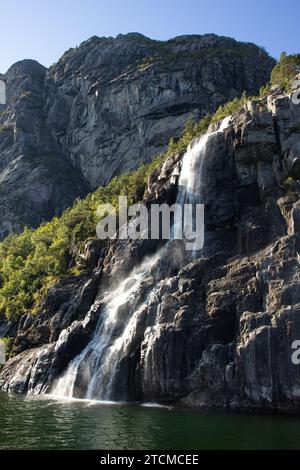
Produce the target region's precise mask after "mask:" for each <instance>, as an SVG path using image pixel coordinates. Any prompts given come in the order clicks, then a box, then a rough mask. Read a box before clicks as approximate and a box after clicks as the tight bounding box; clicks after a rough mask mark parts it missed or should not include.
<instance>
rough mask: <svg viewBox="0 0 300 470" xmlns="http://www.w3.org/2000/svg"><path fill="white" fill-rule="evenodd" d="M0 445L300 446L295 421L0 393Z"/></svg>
mask: <svg viewBox="0 0 300 470" xmlns="http://www.w3.org/2000/svg"><path fill="white" fill-rule="evenodd" d="M0 449H1V450H3V449H43V450H47V449H98V450H112V449H114V450H129V449H130V450H134V449H142V450H191V449H193V450H202V449H300V419H297V418H286V417H278V416H276V417H272V416H253V415H251V416H249V415H248V416H247V415H241V414H226V413H203V412H198V411H195V410H189V409H167V408H156V407H145V406H144V407H142V406H133V405H132V406H130V405H110V406H109V405H103V404H102V405H101V404H99V403H91V402H81V401H58V400H51V399H48V398H41V397H23V396H15V395H6V394H2V393H0Z"/></svg>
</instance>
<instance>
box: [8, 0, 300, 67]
mask: <svg viewBox="0 0 300 470" xmlns="http://www.w3.org/2000/svg"><path fill="white" fill-rule="evenodd" d="M0 6H1V10H0V37H1V48H0V72H2V73H4V72H5V71H6V70H7V69H8V67H10V65H12V64H13V63H14V62H16V61H18V60H21V59H25V58H30V59H36V60H38V61H39V62H41V63H42V64H43V65H45V66H49V65H51V64H52V63H53V62H56V61H57V60H58V58H59V57H60V56H61V55H62V54H63V52H64V51H65V50H66V49H69V48H70V47H74V46H77V45H79V44H80V43H81V42H82V41H84V40H85V39H88V38H89V37H91V36H93V35H97V36H116V35H117V34H118V33H127V32H140V33H142V34H145V35H146V36H149V37H152V38H154V39H169V38H171V37H174V36H178V35H181V34H205V33H216V34H220V35H225V36H231V37H234V38H236V39H238V40H241V41H249V42H255V43H256V44H258V45H261V46H264V47H265V48H266V49H267V50H268V51H269V52H270V53H271V55H273V56H274V57H278V56H279V54H280V52H281V51H283V50H285V51H286V52H288V53H294V52H300V43H299V29H300V28H299V20H300V1H299V0H7V1H4V0H0Z"/></svg>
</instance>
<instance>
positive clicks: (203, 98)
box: [0, 33, 274, 239]
mask: <svg viewBox="0 0 300 470" xmlns="http://www.w3.org/2000/svg"><path fill="white" fill-rule="evenodd" d="M273 66H274V60H273V59H271V58H270V57H269V56H268V55H267V53H266V52H264V51H263V50H262V49H260V48H258V47H257V46H255V45H253V44H244V43H239V42H237V41H235V40H233V39H230V38H224V37H218V36H215V35H204V36H182V37H178V38H174V39H172V40H170V41H167V42H162V41H153V40H150V39H148V38H146V37H144V36H142V35H140V34H136V33H132V34H128V35H120V36H118V37H117V38H116V39H113V38H98V37H92V38H91V39H89V40H88V41H86V42H84V43H83V44H81V46H80V47H77V48H75V49H71V50H69V51H68V52H66V53H65V54H64V55H63V57H62V58H61V59H60V60H59V62H58V63H57V64H55V65H53V66H52V67H50V68H49V70H46V69H45V68H44V67H42V66H41V65H40V64H38V63H37V62H35V61H31V60H25V61H23V62H19V63H17V64H15V65H13V66H12V67H11V68H10V69H9V70H8V72H7V73H6V74H5V75H4V76H2V78H3V79H4V80H5V81H6V88H7V105H6V106H3V105H0V219H1V221H0V239H3V238H4V237H5V236H6V235H8V234H9V233H12V232H19V231H20V230H21V229H22V228H23V227H24V226H25V225H27V226H30V227H37V226H38V225H40V224H41V222H43V221H45V220H49V219H50V218H52V217H53V215H55V214H60V213H61V212H62V210H63V209H65V208H66V207H68V206H70V205H71V204H72V202H73V201H74V199H75V198H76V197H78V196H83V195H85V194H87V193H88V192H89V191H90V190H91V189H94V188H96V187H97V186H99V185H101V184H105V183H107V182H108V181H110V179H111V178H112V177H113V176H115V175H119V174H121V173H124V172H125V171H129V170H132V169H134V168H136V167H137V166H138V165H139V164H140V163H141V162H142V161H150V160H151V159H152V158H153V157H154V156H156V155H157V154H159V153H160V152H161V151H163V150H165V149H166V147H167V144H168V142H169V140H170V138H171V137H174V138H176V137H179V136H180V135H181V133H182V130H183V127H184V125H185V123H186V121H187V120H188V119H189V118H196V119H198V118H199V117H201V116H203V115H205V114H207V113H208V112H212V111H214V110H215V109H216V107H218V106H219V105H220V104H223V103H224V102H226V101H228V100H229V99H231V98H234V97H235V96H239V95H241V94H242V92H243V91H244V90H245V91H246V92H248V93H249V94H256V93H257V92H258V90H259V87H260V86H262V85H264V84H265V83H266V82H267V81H268V79H269V75H270V71H271V69H272V68H273Z"/></svg>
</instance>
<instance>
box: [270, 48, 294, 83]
mask: <svg viewBox="0 0 300 470" xmlns="http://www.w3.org/2000/svg"><path fill="white" fill-rule="evenodd" d="M299 72H300V54H293V55H287V54H286V53H285V52H283V53H282V54H281V56H280V60H279V62H278V64H277V65H276V66H275V67H274V69H273V71H272V74H271V84H272V85H274V86H275V85H277V86H280V87H281V88H283V89H284V90H288V89H289V87H290V86H291V84H292V81H293V79H294V77H295V75H296V74H297V73H299Z"/></svg>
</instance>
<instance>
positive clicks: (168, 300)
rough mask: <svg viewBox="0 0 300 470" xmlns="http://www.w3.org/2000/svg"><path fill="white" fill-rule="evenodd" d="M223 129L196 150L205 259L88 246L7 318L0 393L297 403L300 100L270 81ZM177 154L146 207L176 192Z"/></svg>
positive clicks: (171, 246) (171, 247)
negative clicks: (67, 270)
mask: <svg viewBox="0 0 300 470" xmlns="http://www.w3.org/2000/svg"><path fill="white" fill-rule="evenodd" d="M298 91H299V90H298ZM219 126H220V125H219V124H217V125H216V124H215V125H214V126H212V127H211V128H210V134H209V135H208V138H207V141H206V143H205V152H203V150H202V154H201V158H202V160H201V163H202V169H201V188H202V189H201V197H202V201H203V202H204V203H205V246H204V250H203V252H202V253H201V256H199V255H198V256H195V257H194V259H191V257H190V256H187V253H186V252H185V250H184V247H183V246H182V244H181V242H180V241H176V240H173V241H171V242H169V243H162V242H159V241H157V242H155V241H150V240H138V241H134V242H133V241H114V242H111V244H110V245H109V246H108V248H107V249H106V250H103V245H102V244H101V242H99V241H98V242H97V241H91V242H89V243H88V245H87V246H86V251H85V259H86V270H85V272H84V273H83V274H81V275H80V276H77V277H69V278H65V279H63V280H61V282H60V283H59V284H58V285H56V286H54V287H53V288H52V289H51V290H50V291H49V293H48V295H47V296H46V298H45V301H44V303H43V306H42V309H41V312H40V314H39V315H38V316H33V315H25V316H23V317H22V318H21V320H20V322H19V324H18V325H14V328H17V331H15V340H14V343H13V353H14V354H15V355H16V356H15V357H14V358H12V359H11V360H10V361H9V362H8V363H7V364H6V366H5V367H4V369H3V370H2V372H1V375H0V386H1V388H2V389H4V390H8V391H16V392H26V391H29V392H31V393H56V394H59V393H61V394H63V395H64V396H74V397H90V398H91V397H93V398H97V397H98V398H99V397H101V398H109V399H115V400H120V399H122V400H124V399H127V400H142V401H151V400H153V401H160V402H169V403H181V404H188V405H196V406H218V407H222V408H228V407H229V408H233V409H243V408H255V409H258V408H263V409H273V410H274V409H275V410H284V411H296V412H297V411H298V410H299V404H300V402H299V400H300V394H299V390H300V366H299V365H298V366H297V365H296V364H294V363H293V362H292V353H293V349H292V344H293V342H294V341H296V340H299V339H300V338H299V332H300V324H299V321H300V320H299V319H300V277H299V272H300V271H299V252H300V218H299V216H300V210H299V207H300V205H299V196H300V186H299V179H300V148H299V142H300V137H299V129H300V105H298V104H296V103H294V102H293V101H292V99H291V97H290V96H289V95H287V94H285V93H283V91H282V90H280V89H279V88H277V89H273V90H272V91H271V93H270V94H269V96H268V97H267V98H262V99H260V100H256V101H249V102H248V103H247V104H246V105H245V106H244V107H243V109H241V110H240V112H238V113H237V114H235V115H234V116H231V119H230V120H228V123H227V125H226V128H225V129H224V130H223V131H221V130H220V127H219ZM201 138H203V137H200V138H197V139H196V140H195V141H194V142H193V143H192V147H191V148H193V146H195V145H198V144H199V142H201ZM199 139H200V140H199ZM184 158H186V157H185V156H183V155H181V154H176V155H173V156H171V157H169V159H168V160H167V161H166V162H165V163H164V164H163V166H161V167H160V168H159V169H157V170H155V171H154V172H153V173H152V175H151V176H150V178H149V182H148V187H147V190H146V192H145V195H144V200H145V202H146V203H147V204H148V205H149V206H150V204H151V203H153V202H164V201H168V202H169V203H172V202H174V201H175V200H176V198H177V194H178V189H179V191H180V187H179V188H178V186H177V178H174V175H177V174H178V173H180V172H181V168H182V162H183V161H184ZM199 184H200V180H199ZM124 275H125V276H124ZM124 277H125V278H126V279H125V280H124ZM9 327H10V328H12V327H13V326H12V325H8V328H9ZM95 372H96V375H95ZM103 390H104V391H105V393H103Z"/></svg>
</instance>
